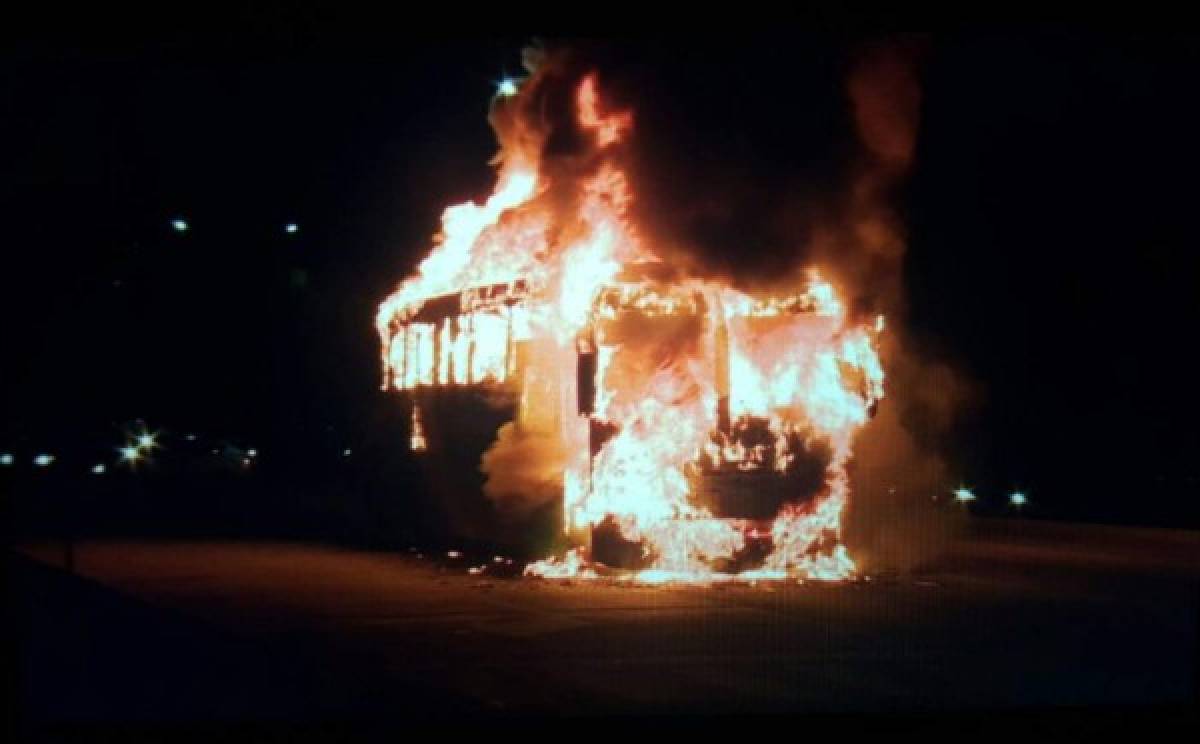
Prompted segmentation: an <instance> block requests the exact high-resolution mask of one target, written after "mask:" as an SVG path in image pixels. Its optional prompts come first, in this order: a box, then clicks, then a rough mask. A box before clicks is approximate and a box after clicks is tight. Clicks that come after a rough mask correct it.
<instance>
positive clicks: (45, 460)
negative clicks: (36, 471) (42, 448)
mask: <svg viewBox="0 0 1200 744" xmlns="http://www.w3.org/2000/svg"><path fill="white" fill-rule="evenodd" d="M53 463H54V455H38V456H37V457H35V458H33V464H34V465H37V466H38V467H39V468H45V467H49V466H50V465H52V464H53Z"/></svg>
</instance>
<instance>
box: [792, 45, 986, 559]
mask: <svg viewBox="0 0 1200 744" xmlns="http://www.w3.org/2000/svg"><path fill="white" fill-rule="evenodd" d="M921 54H922V47H921V45H920V43H919V41H912V40H909V41H900V42H892V43H887V44H880V45H875V46H871V47H869V48H866V49H864V50H863V51H862V53H861V55H860V56H859V57H858V59H857V60H856V62H855V64H854V65H853V67H852V69H851V72H850V75H849V77H848V80H847V84H846V92H847V96H848V98H849V102H850V106H851V109H852V113H853V119H854V124H855V128H856V132H857V135H858V138H859V142H860V143H861V146H862V154H861V156H860V160H859V163H858V165H857V168H856V169H855V171H854V177H853V181H852V184H851V188H850V191H849V195H848V200H847V205H846V208H845V213H844V214H843V216H842V218H841V221H840V224H835V225H830V226H827V227H826V228H825V229H823V230H821V231H819V232H818V235H817V238H818V239H817V240H816V241H815V244H814V249H815V250H814V257H815V258H816V260H817V262H818V263H821V264H824V265H829V266H830V267H831V269H832V271H834V272H835V273H836V274H837V278H838V280H839V283H840V284H841V285H842V286H843V287H844V288H845V289H846V291H847V294H848V295H849V296H850V297H851V306H852V307H854V308H856V309H858V310H859V311H860V312H872V313H874V312H882V313H886V317H887V321H888V333H886V334H885V335H884V336H883V340H882V343H881V349H880V354H881V358H882V360H883V364H884V368H885V369H886V370H887V374H888V377H887V397H886V398H885V399H884V401H883V402H882V404H881V406H880V409H879V412H878V415H877V416H876V418H875V420H873V421H872V422H871V423H870V425H869V426H867V427H866V428H865V429H864V430H863V431H862V432H861V433H860V435H859V437H858V439H857V440H856V442H855V457H854V463H853V466H852V469H851V478H852V488H853V491H852V493H853V496H852V498H851V502H850V507H849V509H848V513H847V515H846V521H845V537H846V540H847V543H848V544H849V545H850V548H851V552H852V554H854V555H855V556H856V558H857V559H858V560H859V563H860V565H861V566H862V567H864V568H866V569H867V570H872V569H876V570H878V569H882V568H895V569H900V570H906V569H912V568H917V567H919V566H920V565H922V564H923V563H925V562H927V561H929V560H930V559H932V558H933V557H935V556H936V555H937V553H938V552H939V551H940V550H941V549H942V548H943V547H944V545H945V543H946V541H947V540H949V539H950V538H952V537H953V536H954V534H956V533H957V532H958V531H959V530H960V529H961V528H962V526H963V524H962V522H963V520H962V514H961V513H960V512H958V511H946V510H944V509H940V508H938V507H940V506H942V505H944V504H945V501H946V499H945V498H944V494H943V493H942V492H944V491H945V488H946V484H947V482H948V481H947V478H948V473H947V463H946V461H945V460H944V458H943V457H942V455H941V451H942V440H943V439H944V437H945V436H946V434H947V433H948V431H949V430H950V426H951V425H952V423H953V421H954V418H955V415H956V414H957V413H958V412H959V411H960V410H961V409H962V407H963V406H964V404H966V403H967V402H968V401H969V400H970V399H971V398H972V397H973V395H974V391H973V389H972V385H971V384H970V383H969V382H968V381H967V380H966V379H965V378H964V377H963V376H962V375H961V374H960V373H958V372H956V371H955V370H954V369H953V368H952V367H951V366H950V365H949V364H948V363H946V362H944V361H939V360H936V359H930V358H926V357H924V356H922V355H921V354H920V353H919V352H918V351H917V345H916V343H915V341H914V339H913V338H911V336H910V334H909V333H908V330H907V329H908V324H907V323H906V322H905V321H906V315H907V308H906V302H905V287H904V254H905V252H906V250H907V247H908V244H907V239H906V234H905V230H904V223H903V220H902V219H901V217H900V215H899V214H898V213H897V211H896V209H895V206H894V205H895V204H896V203H897V200H898V199H897V195H898V190H899V189H900V187H901V186H902V184H903V180H904V178H905V176H906V175H907V174H908V171H909V168H910V166H911V165H912V162H913V158H914V155H915V152H916V144H917V133H918V129H919V124H920V109H921V105H920V104H921V88H920V84H919V75H918V68H919V63H920V59H921Z"/></svg>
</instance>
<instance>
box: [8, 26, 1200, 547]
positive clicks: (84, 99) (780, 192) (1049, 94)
mask: <svg viewBox="0 0 1200 744" xmlns="http://www.w3.org/2000/svg"><path fill="white" fill-rule="evenodd" d="M527 41H528V38H527V37H516V38H506V39H490V40H480V39H472V40H460V41H452V42H451V41H446V42H436V43H435V42H430V41H422V42H414V41H411V40H404V39H399V38H397V39H387V40H383V39H378V38H375V39H372V40H371V41H368V42H363V43H359V42H358V41H357V40H351V39H346V38H336V39H332V38H331V39H322V38H316V37H313V36H311V35H310V36H304V37H303V38H299V39H297V38H293V37H288V36H286V35H284V36H270V37H269V38H263V37H259V36H255V35H253V34H248V35H247V36H246V37H245V38H243V37H240V36H237V35H236V34H232V33H231V34H226V35H222V36H220V37H219V38H216V39H207V38H205V39H200V38H196V37H182V36H181V37H178V38H174V37H169V36H168V37H165V38H164V39H163V40H160V41H156V42H154V43H149V42H145V41H140V42H138V43H134V41H132V40H131V41H129V43H124V42H111V43H104V44H90V45H83V46H80V45H78V44H75V43H73V42H72V43H67V42H65V41H61V40H54V39H50V38H40V39H30V40H28V41H25V42H22V43H18V44H15V45H13V46H10V47H9V48H8V50H7V51H6V52H5V55H4V56H5V59H4V63H3V65H0V147H2V148H3V154H2V155H0V169H2V170H0V172H2V173H3V176H2V178H0V214H2V220H3V221H2V223H0V224H2V226H3V227H2V230H3V232H2V233H0V235H2V236H3V237H2V240H3V244H4V261H5V264H4V266H5V268H4V271H3V272H0V275H2V276H3V288H2V290H0V296H2V298H3V303H4V306H3V311H4V312H3V316H2V317H3V333H4V336H5V345H4V348H5V352H4V359H5V364H4V374H3V384H2V385H0V400H2V403H0V405H2V406H3V416H2V418H3V429H2V430H0V436H2V437H3V438H4V440H3V442H0V444H3V446H4V447H15V446H18V445H20V446H25V445H21V444H20V443H22V442H24V443H26V444H28V446H36V445H34V444H30V443H33V442H42V441H47V442H51V443H58V442H61V443H63V444H61V445H55V446H71V442H73V441H76V440H79V439H82V438H86V437H92V436H99V434H97V433H103V432H109V431H111V430H112V427H113V425H114V423H113V422H122V421H127V420H129V419H132V418H135V417H143V418H145V419H146V420H148V421H152V422H156V423H157V424H158V425H160V426H163V427H170V428H177V429H183V428H188V429H190V428H196V429H200V430H204V431H215V430H220V431H223V432H228V433H230V434H233V433H238V434H240V435H242V434H244V436H247V437H253V438H255V439H256V441H259V442H263V445H262V446H264V447H270V446H272V443H273V442H280V443H282V442H290V441H299V440H303V439H304V438H305V437H316V436H318V432H320V431H324V430H327V427H330V426H332V427H335V428H336V429H337V430H339V431H347V432H356V435H357V436H370V432H371V430H372V428H373V427H377V426H380V425H381V424H380V422H381V421H382V420H384V419H386V418H388V416H389V415H390V414H389V413H388V411H389V407H394V406H395V405H396V401H394V400H393V399H391V398H389V397H387V396H384V395H382V394H381V393H380V392H379V391H378V372H379V370H378V346H377V343H378V342H377V338H376V336H375V333H374V330H373V326H372V319H373V314H374V309H375V306H376V305H377V303H378V301H379V300H380V299H381V298H382V297H383V296H384V295H385V294H386V293H387V292H388V291H389V290H390V288H391V287H392V286H393V285H394V284H395V283H396V282H397V281H398V280H399V279H401V278H402V277H403V276H404V275H405V274H406V273H407V272H408V271H410V270H411V268H412V267H413V265H414V261H415V260H416V259H417V258H418V257H419V256H420V255H422V254H424V253H425V252H426V251H427V249H428V245H429V241H428V238H429V236H430V235H431V234H432V233H433V232H434V231H435V230H436V228H437V219H438V216H439V214H440V212H441V210H442V208H443V207H444V206H446V205H448V204H451V203H454V202H458V201H462V200H464V199H468V198H482V197H484V196H486V194H487V193H488V191H489V190H490V187H491V185H492V177H491V172H490V169H489V167H488V166H487V161H488V159H489V158H490V156H491V155H492V154H493V152H494V142H493V140H492V136H491V132H490V130H489V128H488V126H487V121H486V112H487V102H488V98H489V97H490V95H491V94H492V91H493V89H494V85H495V82H496V81H497V80H499V79H500V78H501V77H503V76H504V75H505V74H506V73H507V74H513V73H518V72H519V71H520V48H521V46H522V45H523V44H524V43H526V42H527ZM863 41H864V39H863V38H852V37H840V36H838V37H835V36H828V35H826V36H819V35H815V36H812V37H806V36H804V35H789V36H788V37H787V38H765V39H756V40H743V41H739V42H736V43H734V42H730V41H728V40H719V41H718V40H702V41H694V42H687V41H685V40H681V39H674V40H670V41H649V40H642V41H638V42H636V43H634V42H624V43H619V44H618V43H613V44H601V43H598V42H595V41H592V42H589V43H587V44H581V45H580V48H586V49H587V50H588V53H589V54H594V55H595V58H596V59H597V60H598V64H600V67H599V69H600V75H601V80H602V81H603V80H604V79H605V74H606V70H610V69H611V78H612V79H613V80H615V81H618V82H617V84H616V90H617V92H618V95H619V96H621V97H622V98H623V99H624V100H625V101H627V102H628V103H629V105H631V106H632V107H634V108H635V109H636V110H637V112H638V134H637V136H638V137H639V138H642V141H643V143H644V144H643V146H642V151H644V152H651V153H653V156H654V162H653V164H652V165H653V168H652V170H653V171H654V172H655V173H656V174H659V175H658V180H656V181H655V182H656V183H659V184H660V185H661V187H662V190H661V191H657V192H656V193H655V195H654V196H653V197H648V198H655V199H661V200H663V203H664V205H669V204H671V203H675V204H679V203H682V202H686V201H688V200H689V199H692V198H694V197H695V196H696V195H697V194H698V193H699V192H700V191H703V190H705V189H708V190H709V191H708V193H711V192H712V191H715V190H718V189H721V190H724V191H725V192H726V193H727V194H728V208H727V209H726V210H725V211H724V212H721V213H719V214H718V215H717V216H716V217H714V218H713V219H712V221H711V223H710V224H707V225H706V226H705V227H704V230H703V231H702V232H703V234H702V235H692V236H688V238H689V239H691V240H696V241H698V242H701V243H703V244H704V245H705V246H706V251H707V254H708V255H707V258H708V259H709V260H710V261H712V262H714V263H716V264H722V263H724V264H726V265H734V264H737V263H751V264H753V263H756V262H758V263H760V264H761V265H762V266H766V267H770V266H775V265H778V262H779V258H778V257H779V255H780V251H781V250H783V248H781V245H782V244H781V243H780V242H779V240H780V239H779V236H778V235H777V234H775V233H774V232H772V230H771V229H769V228H767V227H764V225H768V226H769V225H777V224H779V221H778V219H774V217H777V215H778V213H780V212H781V211H786V210H790V209H795V208H797V205H803V204H804V203H805V201H806V200H814V201H820V200H821V199H822V198H823V197H822V194H827V193H831V192H834V191H837V190H839V189H844V188H845V185H846V183H847V181H846V174H847V172H848V168H849V166H850V165H851V164H852V161H853V158H854V157H855V153H856V149H857V145H856V142H855V137H854V131H853V124H852V121H851V118H850V114H849V111H848V105H847V101H846V95H845V90H844V82H845V76H846V72H847V70H848V68H849V65H850V63H851V61H852V60H853V58H854V54H855V50H856V49H858V48H859V46H860V45H861V43H862V42H863ZM1198 73H1200V39H1189V38H1183V37H1163V36H1113V35H1089V34H1081V33H1066V32H1051V31H1041V32H1036V33H1018V32H1015V31H1014V32H1010V33H1005V34H986V33H978V32H972V33H946V34H935V35H932V36H929V37H926V39H925V54H924V55H923V64H922V66H921V80H922V90H923V101H922V110H921V124H920V133H919V136H918V142H917V147H916V155H915V159H914V163H913V166H912V169H911V171H910V173H909V176H908V179H907V181H906V183H905V185H904V186H903V188H902V189H900V190H899V191H898V192H897V194H896V208H897V209H898V211H899V213H900V214H901V215H902V217H903V219H904V221H905V222H906V223H907V230H908V238H907V239H908V244H909V249H908V254H907V258H906V274H907V282H908V285H909V296H908V302H909V307H910V310H911V312H910V318H909V326H910V332H911V334H912V336H913V338H914V342H915V343H916V344H918V346H919V348H920V349H921V352H922V354H925V355H927V356H929V357H931V358H938V359H942V360H945V361H946V362H947V363H949V364H951V365H952V366H953V367H955V368H956V369H958V370H960V371H961V373H962V374H963V375H964V377H966V378H967V379H970V380H971V381H972V383H973V385H974V386H975V388H976V389H977V390H978V391H979V394H978V396H977V397H976V399H975V401H974V402H973V403H972V404H971V405H969V406H968V407H966V408H965V409H964V410H963V411H962V412H961V416H960V419H959V424H958V426H957V427H956V428H955V430H954V431H953V432H952V433H951V434H950V435H949V436H947V437H945V442H944V446H945V449H946V453H947V456H948V458H949V459H950V461H951V462H952V463H953V468H952V469H953V471H954V472H955V473H956V474H959V475H961V477H962V479H963V480H964V481H965V482H967V483H970V484H971V485H974V486H976V487H977V488H978V489H980V490H987V489H991V490H993V491H998V490H1000V489H1010V488H1014V487H1020V488H1023V489H1026V490H1027V491H1028V492H1029V493H1030V494H1031V498H1036V499H1039V500H1040V502H1042V503H1043V504H1044V505H1045V507H1046V508H1045V512H1046V513H1047V514H1049V515H1052V516H1062V517H1066V518H1081V519H1107V520H1119V521H1127V522H1145V523H1157V524H1189V525H1192V526H1197V525H1200V507H1198V504H1200V500H1197V499H1196V498H1195V497H1196V495H1197V491H1198V490H1200V465H1197V464H1196V462H1195V459H1196V458H1195V454H1196V453H1197V451H1198V448H1200V438H1198V437H1197V434H1196V428H1195V423H1194V422H1195V421H1196V420H1197V414H1198V413H1200V411H1198V410H1197V409H1198V408H1200V406H1198V405H1197V403H1196V397H1195V393H1194V392H1193V390H1194V388H1195V386H1196V384H1195V380H1194V377H1195V375H1194V372H1193V370H1192V367H1191V364H1190V359H1191V357H1192V356H1193V354H1192V345H1193V343H1194V342H1193V335H1194V331H1193V330H1192V329H1193V328H1195V327H1196V321H1197V319H1198V315H1200V313H1198V312H1197V311H1198V306H1197V291H1196V290H1197V286H1196V284H1197V278H1198V277H1200V270H1198V269H1200V266H1198V265H1197V264H1198V262H1197V254H1196V244H1197V232H1196V221H1195V219H1194V217H1193V214H1194V211H1195V206H1194V202H1195V199H1196V193H1197V190H1196V186H1195V181H1196V178H1197V174H1198V173H1200V147H1198V146H1197V141H1196V137H1197V134H1196V133H1197V132H1200V103H1198V102H1197V99H1196V96H1195V94H1194V91H1195V80H1196V79H1197V74H1198ZM645 165H646V164H645V163H643V164H642V166H643V167H645ZM673 181H674V182H675V183H676V184H678V190H672V189H671V187H670V186H671V183H672V182H673ZM698 182H699V183H700V184H701V185H700V186H697V185H696V183H698ZM175 218H183V219H186V220H187V222H188V223H189V225H190V229H189V230H188V231H187V232H185V233H179V232H176V231H174V230H173V229H172V226H171V220H172V219H175ZM289 222H294V223H296V224H297V225H298V231H297V232H296V233H294V234H289V233H287V232H285V230H284V225H285V224H287V223H289ZM802 238H803V236H798V237H797V238H796V239H795V245H799V244H802V243H803V239H802ZM281 446H282V445H281ZM398 446H399V445H398Z"/></svg>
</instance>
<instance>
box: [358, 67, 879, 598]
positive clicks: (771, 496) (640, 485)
mask: <svg viewBox="0 0 1200 744" xmlns="http://www.w3.org/2000/svg"><path fill="white" fill-rule="evenodd" d="M557 83H561V80H559V81H551V80H549V79H548V78H547V73H545V72H543V71H541V70H537V69H535V70H534V71H533V74H532V76H531V77H530V78H529V79H528V80H526V81H524V82H523V83H522V85H521V86H520V88H519V89H518V90H517V91H516V92H515V93H513V94H512V95H507V96H504V97H502V98H500V97H498V98H497V99H496V100H495V101H493V108H492V117H491V119H492V124H493V127H494V129H495V130H496V132H497V135H498V137H499V139H500V144H501V153H500V155H499V156H498V158H497V162H498V164H499V174H498V183H497V187H496V190H495V191H494V193H493V194H492V196H491V197H490V198H489V199H488V200H487V201H486V202H485V203H483V204H476V203H472V202H468V203H466V204H461V205H458V206H455V207H451V208H450V209H448V210H447V211H446V213H445V215H444V216H443V227H442V231H441V233H439V235H438V237H437V239H436V240H435V246H434V248H433V250H432V252H431V253H430V254H429V255H428V256H427V257H426V258H425V260H424V261H423V262H422V263H421V265H420V266H419V267H418V269H417V271H416V273H414V274H413V275H412V276H410V277H409V278H408V279H406V280H405V281H404V282H403V283H402V284H401V285H400V287H399V288H398V289H397V290H396V291H395V292H394V293H393V294H392V295H391V296H389V297H388V298H387V299H386V300H385V301H384V302H383V304H382V305H381V306H380V310H379V314H378V316H377V319H376V320H377V329H378V331H379V333H380V338H381V341H382V349H383V367H384V370H383V374H384V387H385V389H394V390H397V391H400V392H401V393H402V394H403V397H404V398H405V400H406V403H407V404H408V405H409V406H410V407H411V410H410V412H409V416H410V422H411V431H410V436H409V445H410V447H411V448H412V449H413V450H414V451H415V452H417V453H420V454H421V455H422V456H424V457H431V456H436V455H437V453H438V452H439V451H446V450H448V449H456V448H461V447H463V446H464V442H463V441H462V440H463V438H464V437H468V436H475V435H473V434H470V433H469V430H471V429H472V427H477V428H478V429H479V430H480V431H485V432H486V431H490V432H492V439H493V441H492V442H491V443H490V444H489V445H487V446H486V447H485V448H486V450H487V452H486V454H484V456H483V458H482V466H483V469H484V471H485V473H486V476H487V482H486V483H485V485H484V490H485V491H487V492H488V493H489V496H491V497H493V498H497V499H503V498H506V497H507V495H511V494H514V493H516V494H517V495H518V497H519V495H520V494H519V492H521V491H525V490H539V491H542V492H543V493H545V492H551V493H552V494H553V496H552V498H553V500H554V501H555V503H556V504H557V505H558V507H559V509H558V511H559V516H560V519H561V526H562V529H563V532H564V533H565V534H566V535H567V536H568V537H569V539H570V541H571V542H572V543H574V545H575V547H574V548H573V549H571V550H570V551H569V552H568V553H567V554H566V555H564V556H558V557H552V558H549V559H547V560H544V561H538V562H536V563H534V564H531V565H530V566H529V568H528V571H529V572H530V573H533V574H537V575H542V576H589V575H595V574H596V572H597V570H598V569H599V568H600V567H602V566H603V567H610V568H620V569H625V570H627V571H630V572H632V573H631V574H630V575H632V576H635V577H637V578H638V579H640V580H643V581H675V580H680V581H688V580H712V579H717V578H728V577H742V578H756V579H761V578H785V577H816V578H842V577H845V576H848V575H850V573H852V571H853V568H854V564H853V561H852V560H851V559H850V556H849V555H848V554H847V552H846V550H845V548H844V546H843V545H842V544H841V541H840V520H841V515H842V512H843V510H844V507H845V504H846V500H847V498H848V492H849V482H848V476H847V470H846V468H847V465H848V463H849V461H850V458H851V455H852V449H851V445H852V441H853V437H854V434H855V432H856V431H857V430H858V429H860V428H861V427H862V426H863V425H864V424H865V423H866V422H867V420H868V419H869V418H870V417H871V416H872V414H873V413H874V410H875V406H876V405H877V403H878V402H879V400H880V399H881V398H882V396H883V371H882V368H881V365H880V361H879V358H878V354H877V352H876V343H875V341H876V335H877V334H878V333H879V332H881V331H882V318H878V319H876V321H875V322H871V323H866V322H855V319H853V318H851V317H850V315H849V313H848V312H847V310H846V308H845V307H844V306H843V304H842V303H841V301H840V300H839V298H838V295H837V292H836V290H835V289H834V287H833V285H832V284H830V283H829V282H827V281H825V280H824V279H822V277H821V276H820V275H819V274H818V273H817V272H816V271H813V270H810V271H808V272H806V273H805V274H803V275H802V276H801V277H799V278H798V279H797V281H796V282H794V284H793V286H792V287H791V288H789V289H788V290H787V291H786V292H783V293H780V292H774V293H770V294H752V293H748V292H745V291H742V290H740V289H737V288H735V287H733V286H731V284H730V283H728V282H722V281H717V280H713V279H707V278H699V277H694V276H688V275H686V274H683V273H682V272H680V271H678V270H676V269H674V268H673V267H672V266H671V265H670V264H669V263H668V262H666V261H664V260H662V259H661V258H660V257H659V255H658V254H657V253H656V252H655V251H654V250H653V248H652V247H651V246H648V245H646V244H645V241H643V240H642V238H641V237H640V234H639V231H638V230H637V227H636V225H634V224H633V222H632V220H631V218H630V216H629V205H630V203H631V201H632V193H631V189H630V186H629V183H628V181H627V179H626V178H625V174H624V170H623V169H622V168H621V167H620V163H621V157H622V155H621V148H620V143H621V142H622V140H623V139H624V138H625V136H626V135H627V134H628V132H629V130H630V129H631V127H632V123H633V118H632V114H631V113H630V112H627V111H615V112H614V111H607V110H605V109H604V108H603V107H602V105H601V103H600V99H599V96H598V92H597V86H596V82H595V78H594V76H586V77H584V78H583V79H582V80H581V81H578V82H577V85H576V94H575V98H576V119H575V121H574V122H572V123H571V124H572V125H573V126H574V127H575V128H577V129H578V130H579V131H580V132H581V133H583V134H584V135H585V136H586V139H587V141H588V144H587V153H586V155H587V157H581V158H576V159H574V160H573V161H572V163H573V168H574V171H573V172H571V174H570V177H564V169H563V168H562V167H557V168H555V169H554V174H555V175H554V177H551V176H549V175H547V174H546V173H545V172H543V168H542V166H543V165H544V160H545V159H546V157H547V156H546V155H545V154H544V153H543V152H542V145H543V144H544V142H545V138H546V137H547V136H548V134H549V133H548V131H547V129H548V128H549V125H547V124H545V122H544V121H542V120H541V119H538V118H536V117H534V116H533V114H532V113H531V112H533V111H537V110H538V100H539V95H541V90H542V89H543V88H546V87H547V86H550V85H552V84H557ZM547 170H548V169H547ZM463 396H468V397H469V398H470V401H472V402H473V404H474V405H476V407H477V408H478V410H479V413H478V415H472V416H469V417H467V418H466V419H464V418H463V416H462V415H461V414H459V415H458V416H457V418H456V419H455V420H456V421H458V422H460V423H459V424H448V423H447V422H448V421H449V420H450V418H451V417H450V416H448V415H447V411H448V410H449V409H450V408H455V407H457V408H458V409H459V410H461V406H462V403H463ZM464 422H465V423H464ZM517 471H519V472H520V473H521V474H530V477H528V478H522V477H518V476H517ZM449 475H450V474H447V476H449Z"/></svg>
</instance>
